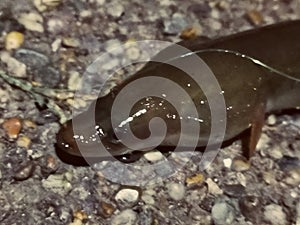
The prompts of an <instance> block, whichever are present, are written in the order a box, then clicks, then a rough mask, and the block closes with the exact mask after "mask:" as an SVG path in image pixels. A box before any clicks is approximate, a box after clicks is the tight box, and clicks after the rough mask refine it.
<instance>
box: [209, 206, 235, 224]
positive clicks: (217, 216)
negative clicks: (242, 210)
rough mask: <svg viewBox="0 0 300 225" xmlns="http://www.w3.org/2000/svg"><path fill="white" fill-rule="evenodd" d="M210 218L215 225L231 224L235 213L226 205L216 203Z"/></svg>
mask: <svg viewBox="0 0 300 225" xmlns="http://www.w3.org/2000/svg"><path fill="white" fill-rule="evenodd" d="M211 216H212V219H213V221H214V223H215V224H216V225H225V224H232V222H233V221H234V218H235V211H234V208H233V207H232V206H231V205H229V204H228V203H226V202H217V203H216V204H214V206H213V207H212V210H211Z"/></svg>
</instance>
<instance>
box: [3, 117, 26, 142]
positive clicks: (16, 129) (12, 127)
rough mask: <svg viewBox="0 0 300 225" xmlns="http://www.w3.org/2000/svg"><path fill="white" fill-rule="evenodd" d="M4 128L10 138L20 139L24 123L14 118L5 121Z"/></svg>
mask: <svg viewBox="0 0 300 225" xmlns="http://www.w3.org/2000/svg"><path fill="white" fill-rule="evenodd" d="M2 127H3V129H4V130H5V132H6V135H7V136H8V137H9V138H11V139H15V138H17V137H18V135H19V133H20V131H21V129H22V122H21V120H20V119H19V118H16V117H14V118H10V119H7V120H5V121H4V123H3V124H2Z"/></svg>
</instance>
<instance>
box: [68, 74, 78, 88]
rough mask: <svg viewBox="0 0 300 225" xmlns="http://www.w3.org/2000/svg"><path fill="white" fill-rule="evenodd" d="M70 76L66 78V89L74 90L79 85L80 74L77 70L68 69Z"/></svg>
mask: <svg viewBox="0 0 300 225" xmlns="http://www.w3.org/2000/svg"><path fill="white" fill-rule="evenodd" d="M69 74H70V78H69V80H68V89H69V90H71V91H76V90H77V89H78V88H80V87H81V76H80V74H79V73H78V72H77V71H70V72H69Z"/></svg>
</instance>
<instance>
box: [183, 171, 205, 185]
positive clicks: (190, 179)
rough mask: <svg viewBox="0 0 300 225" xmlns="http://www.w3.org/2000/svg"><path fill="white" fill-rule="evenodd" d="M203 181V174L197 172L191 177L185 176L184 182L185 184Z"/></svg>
mask: <svg viewBox="0 0 300 225" xmlns="http://www.w3.org/2000/svg"><path fill="white" fill-rule="evenodd" d="M203 181H204V174H203V173H198V174H196V175H194V176H192V177H187V178H186V180H185V182H186V183H187V185H193V184H202V183H203Z"/></svg>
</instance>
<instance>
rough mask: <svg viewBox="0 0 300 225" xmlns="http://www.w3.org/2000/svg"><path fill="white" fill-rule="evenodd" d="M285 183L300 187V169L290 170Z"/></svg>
mask: <svg viewBox="0 0 300 225" xmlns="http://www.w3.org/2000/svg"><path fill="white" fill-rule="evenodd" d="M284 181H285V182H286V183H287V184H289V185H292V186H297V185H300V168H295V169H291V170H289V171H288V172H287V173H286V178H285V179H284Z"/></svg>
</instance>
